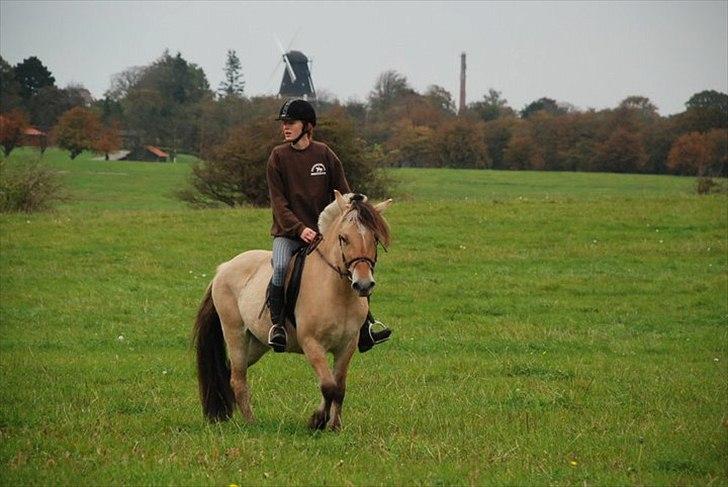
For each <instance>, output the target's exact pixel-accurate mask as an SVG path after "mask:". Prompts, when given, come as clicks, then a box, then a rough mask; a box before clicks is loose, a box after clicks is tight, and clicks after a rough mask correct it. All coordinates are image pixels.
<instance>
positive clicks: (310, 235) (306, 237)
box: [301, 227, 316, 243]
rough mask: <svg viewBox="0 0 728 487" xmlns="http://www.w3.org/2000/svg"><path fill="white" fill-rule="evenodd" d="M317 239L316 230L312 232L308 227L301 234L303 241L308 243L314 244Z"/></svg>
mask: <svg viewBox="0 0 728 487" xmlns="http://www.w3.org/2000/svg"><path fill="white" fill-rule="evenodd" d="M315 238H316V232H315V231H314V230H311V229H310V228H308V227H306V228H304V229H303V231H302V232H301V240H303V241H304V242H306V243H311V242H313V239H315Z"/></svg>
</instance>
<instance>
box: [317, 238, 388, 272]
mask: <svg viewBox="0 0 728 487" xmlns="http://www.w3.org/2000/svg"><path fill="white" fill-rule="evenodd" d="M323 239H324V236H323V235H321V234H317V235H316V238H315V239H314V241H313V242H311V247H312V248H311V249H309V253H311V252H312V251H313V250H315V251H316V252H317V253H318V254H319V256H320V257H321V258H322V259H323V261H324V262H325V263H326V265H328V266H329V267H331V269H333V271H334V272H336V273H337V274H338V275H339V277H341V278H342V279H348V280H349V281H350V282H353V275H352V272H351V268H352V266H354V265H356V264H357V263H359V262H366V263H367V265H368V266H369V268H370V269H371V270H372V274H374V267H375V266H376V265H377V258H378V256H379V253H378V249H379V245H380V244H381V242H379V240H377V241H376V243H375V245H374V259H370V258H369V257H367V256H365V255H362V256H359V257H354V258H353V259H350V260H347V259H346V254H344V242H343V240H344V237H342V236H341V235H339V250H340V251H341V261H342V262H343V263H344V269H345V270H343V271H342V270H341V269H340V268H339V266H338V264H336V265H334V264H332V263H331V262H329V259H327V258H326V256H325V255H324V253H323V252H321V250H319V248H318V245H319V244H320V243H321V242H322V241H323ZM382 248H383V249H384V251H385V252H386V251H387V249H386V247H384V245H382Z"/></svg>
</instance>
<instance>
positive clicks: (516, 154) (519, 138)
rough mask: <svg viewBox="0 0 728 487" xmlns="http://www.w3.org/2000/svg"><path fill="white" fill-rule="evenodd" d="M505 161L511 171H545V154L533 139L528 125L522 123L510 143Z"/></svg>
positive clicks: (504, 153)
mask: <svg viewBox="0 0 728 487" xmlns="http://www.w3.org/2000/svg"><path fill="white" fill-rule="evenodd" d="M503 159H504V162H505V164H506V165H507V166H508V168H509V169H516V170H518V169H543V167H544V165H545V162H544V157H543V152H542V150H541V148H540V147H539V146H538V144H537V143H536V140H535V139H534V138H533V135H532V134H531V132H530V130H529V127H528V125H525V124H523V122H521V123H520V124H519V125H518V126H517V127H516V129H515V130H514V133H513V135H512V136H511V138H510V140H509V141H508V145H507V146H506V149H505V151H504V152H503Z"/></svg>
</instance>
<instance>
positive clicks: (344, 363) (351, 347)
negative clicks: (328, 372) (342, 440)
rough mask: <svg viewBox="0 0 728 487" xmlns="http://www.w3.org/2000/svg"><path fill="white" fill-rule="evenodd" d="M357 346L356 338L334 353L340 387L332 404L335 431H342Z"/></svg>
mask: <svg viewBox="0 0 728 487" xmlns="http://www.w3.org/2000/svg"><path fill="white" fill-rule="evenodd" d="M356 344H357V339H356V338H355V339H353V340H352V341H351V343H349V344H348V345H347V346H346V347H345V348H344V349H343V350H341V351H338V352H336V353H334V380H336V385H337V386H338V394H337V396H336V397H335V398H334V400H333V401H332V403H331V422H330V423H329V428H331V430H333V431H338V430H340V429H341V409H342V408H343V406H344V395H345V394H346V374H347V372H348V371H349V364H350V363H351V357H352V356H353V355H354V351H355V350H356Z"/></svg>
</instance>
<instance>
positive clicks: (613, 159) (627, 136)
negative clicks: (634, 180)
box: [593, 128, 648, 172]
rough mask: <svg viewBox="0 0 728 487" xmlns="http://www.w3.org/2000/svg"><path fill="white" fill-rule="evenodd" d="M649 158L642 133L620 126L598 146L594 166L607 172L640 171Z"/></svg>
mask: <svg viewBox="0 0 728 487" xmlns="http://www.w3.org/2000/svg"><path fill="white" fill-rule="evenodd" d="M647 160H648V154H647V151H646V150H645V146H644V142H643V140H642V137H641V135H640V134H639V133H637V132H633V131H630V130H628V129H626V128H618V129H616V130H614V131H613V132H612V134H611V135H610V136H609V137H608V138H607V140H605V141H604V142H602V143H601V144H599V146H598V147H597V148H596V153H595V155H594V160H593V167H594V168H595V169H596V170H598V171H607V172H640V171H642V170H643V168H644V166H645V164H646V163H647Z"/></svg>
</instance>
